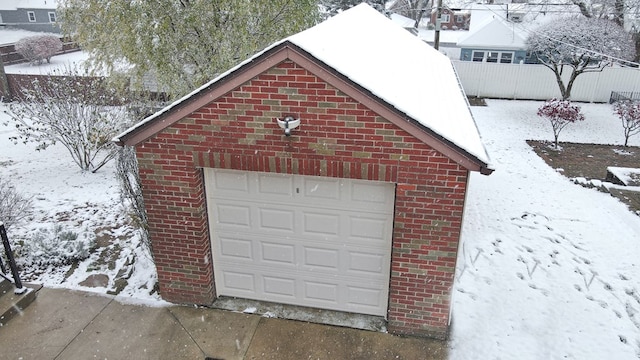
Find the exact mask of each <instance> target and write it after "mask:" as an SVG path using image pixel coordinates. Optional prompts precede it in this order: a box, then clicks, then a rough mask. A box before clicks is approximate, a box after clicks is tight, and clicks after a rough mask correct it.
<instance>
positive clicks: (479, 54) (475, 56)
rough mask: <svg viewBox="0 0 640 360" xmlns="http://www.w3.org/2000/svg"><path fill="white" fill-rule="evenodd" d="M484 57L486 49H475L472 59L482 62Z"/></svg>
mask: <svg viewBox="0 0 640 360" xmlns="http://www.w3.org/2000/svg"><path fill="white" fill-rule="evenodd" d="M483 59H484V51H474V52H473V55H472V56H471V61H476V62H482V60H483Z"/></svg>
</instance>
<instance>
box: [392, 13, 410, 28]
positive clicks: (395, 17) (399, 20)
mask: <svg viewBox="0 0 640 360" xmlns="http://www.w3.org/2000/svg"><path fill="white" fill-rule="evenodd" d="M390 17H391V21H393V22H394V23H396V24H398V25H399V26H401V27H403V28H408V27H413V26H414V25H415V24H416V21H415V20H413V19H411V18H408V17H406V16H403V15H400V14H396V13H393V14H391V15H390Z"/></svg>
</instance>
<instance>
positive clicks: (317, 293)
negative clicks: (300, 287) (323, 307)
mask: <svg viewBox="0 0 640 360" xmlns="http://www.w3.org/2000/svg"><path fill="white" fill-rule="evenodd" d="M338 292H339V289H338V285H336V284H331V283H322V282H315V281H305V282H304V298H305V299H306V300H307V301H312V302H318V301H319V302H323V303H328V304H338V302H339V300H338Z"/></svg>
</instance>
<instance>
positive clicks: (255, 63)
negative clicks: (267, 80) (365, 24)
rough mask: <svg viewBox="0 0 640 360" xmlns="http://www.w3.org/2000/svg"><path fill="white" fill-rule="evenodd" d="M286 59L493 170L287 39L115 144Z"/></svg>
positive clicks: (449, 151)
mask: <svg viewBox="0 0 640 360" xmlns="http://www.w3.org/2000/svg"><path fill="white" fill-rule="evenodd" d="M286 60H291V61H293V62H294V63H297V64H299V65H300V66H301V67H302V68H305V69H306V70H307V71H308V72H309V73H310V74H313V75H315V76H317V77H318V78H320V79H322V80H323V81H325V82H327V83H329V84H331V85H333V86H335V87H336V88H337V89H340V90H341V91H342V92H344V93H345V94H348V95H349V96H351V97H353V98H354V99H356V101H358V102H360V103H362V104H364V105H366V106H367V107H368V108H370V109H371V110H372V111H374V112H376V113H377V114H378V115H380V116H383V117H385V118H386V119H388V120H389V121H391V122H393V123H394V124H396V125H397V126H399V127H401V128H403V129H404V130H406V131H408V132H409V133H411V134H412V135H413V136H414V137H416V138H418V139H420V141H423V142H425V143H426V144H429V146H431V147H433V148H434V149H437V150H438V151H440V152H442V153H444V154H446V156H447V157H449V158H450V159H453V160H454V161H455V162H457V163H459V164H461V165H462V166H463V167H465V168H467V169H469V170H472V171H479V172H481V173H483V174H490V173H491V172H492V171H493V170H492V169H490V168H489V167H488V164H487V163H485V162H484V161H482V160H480V159H478V158H477V157H476V156H474V155H472V154H470V153H469V152H467V151H466V150H464V149H462V148H460V147H459V146H457V145H455V144H454V143H452V142H451V141H449V140H448V139H446V138H444V137H442V136H440V135H438V134H436V133H435V132H433V131H432V130H431V129H429V128H427V127H425V126H424V125H422V124H420V123H419V122H418V121H416V120H414V119H412V118H411V117H409V116H408V115H406V114H404V113H402V112H401V111H399V110H397V109H395V108H394V107H393V106H391V105H390V104H388V103H386V102H385V101H384V100H382V99H379V98H377V97H376V96H375V95H373V94H372V93H371V92H369V90H367V89H364V88H362V87H361V86H359V85H357V84H355V83H353V82H351V81H350V80H349V79H348V78H347V77H345V76H344V75H342V74H340V73H338V72H337V71H335V70H334V69H332V68H330V67H328V66H326V65H324V64H323V63H321V62H320V61H318V60H317V59H315V58H314V57H313V56H311V55H310V54H308V53H306V52H305V51H304V50H302V49H300V48H299V47H297V46H296V45H294V44H291V43H289V42H286V41H285V42H283V43H281V44H279V45H278V46H275V47H273V48H270V49H268V50H267V51H265V52H264V53H262V54H260V56H258V57H256V58H254V59H253V60H252V61H249V62H247V63H245V64H244V65H242V66H239V67H238V68H236V69H234V70H233V71H230V72H229V73H228V74H225V75H224V76H222V77H221V78H220V79H218V80H216V81H212V82H211V83H209V84H207V85H205V86H204V87H202V88H200V89H198V90H197V91H195V92H194V93H192V94H190V95H188V96H186V97H185V98H183V99H181V100H179V101H177V102H176V103H174V104H173V105H171V106H170V107H169V108H167V109H164V110H162V111H160V112H159V113H157V114H155V115H153V116H151V117H150V118H148V119H146V120H145V121H143V122H141V123H140V124H138V125H136V126H135V127H133V128H132V129H129V130H127V131H126V132H125V133H124V134H122V135H121V136H120V137H119V139H118V143H119V144H121V145H122V144H124V145H132V146H135V145H137V144H139V143H141V142H143V141H144V140H145V139H147V138H149V137H151V136H153V134H155V133H157V132H159V131H161V130H162V129H164V128H166V127H167V126H170V125H171V124H173V123H175V122H176V121H179V120H181V119H182V118H184V117H186V116H188V115H189V114H191V113H192V112H194V111H196V110H198V109H199V108H201V107H203V106H205V105H207V104H208V103H210V102H212V101H214V100H215V99H217V98H218V97H220V96H223V95H224V94H226V93H228V92H229V91H233V90H235V89H236V88H237V86H239V85H240V84H243V83H245V82H246V81H249V80H250V79H252V78H253V77H255V76H257V75H259V74H261V73H263V72H265V71H267V70H268V69H269V68H271V67H272V66H274V65H275V64H278V63H280V62H283V61H286ZM279 116H281V115H279Z"/></svg>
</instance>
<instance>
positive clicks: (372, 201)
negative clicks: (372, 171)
mask: <svg viewBox="0 0 640 360" xmlns="http://www.w3.org/2000/svg"><path fill="white" fill-rule="evenodd" d="M385 185H388V184H384V183H382V184H381V183H373V182H368V183H365V182H353V183H351V184H350V188H351V192H350V195H351V202H353V203H355V204H360V205H364V206H369V207H374V208H375V209H380V210H385V209H393V203H394V201H395V194H394V193H393V192H388V191H380V189H381V188H382V187H384V186H385Z"/></svg>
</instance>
